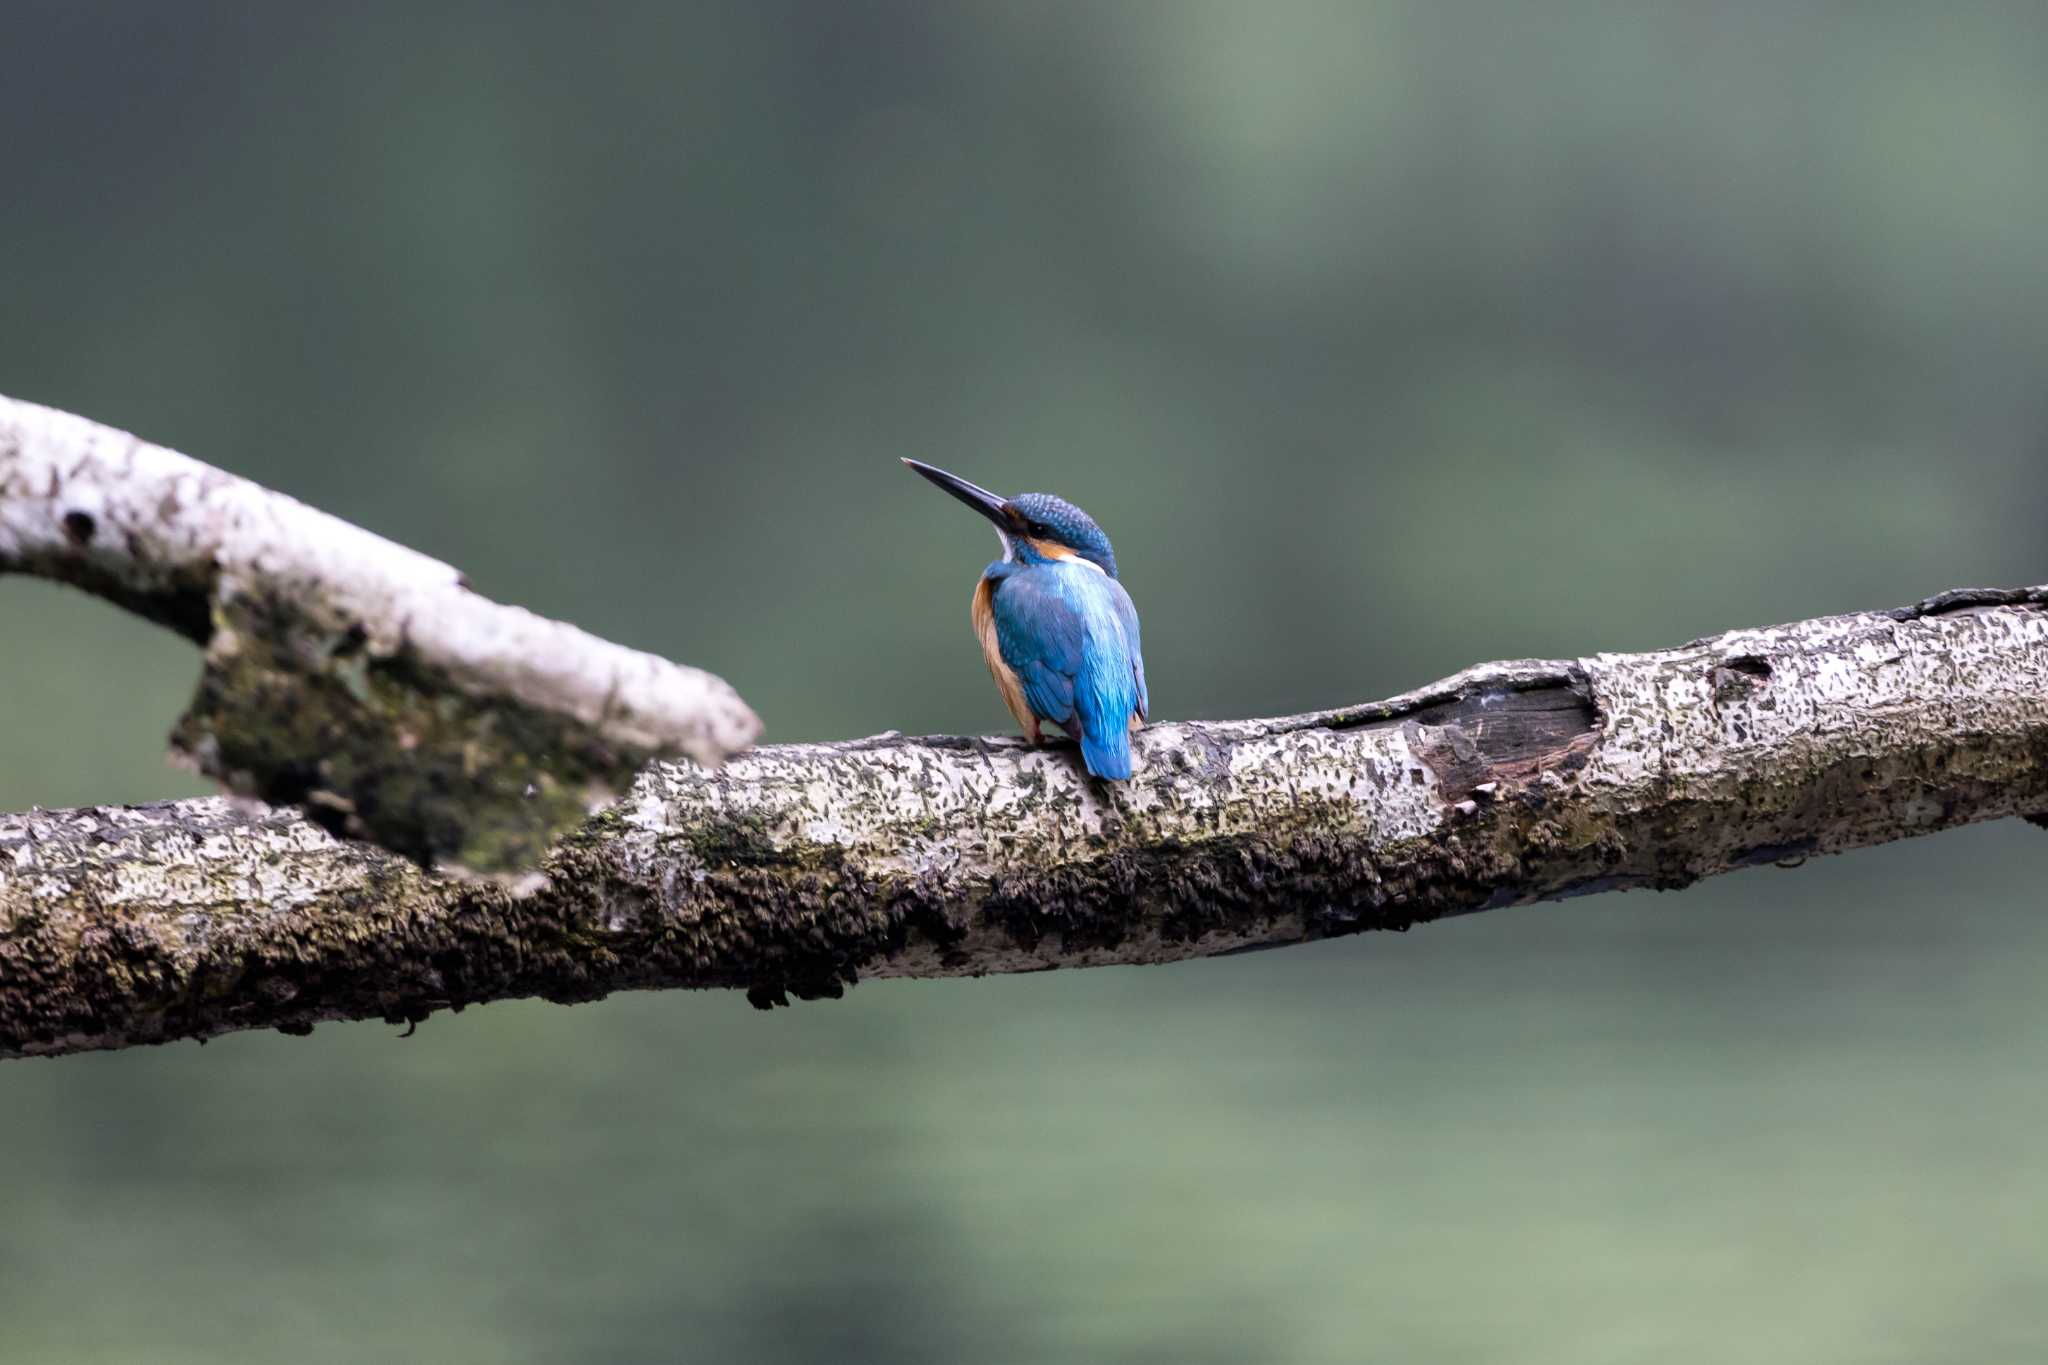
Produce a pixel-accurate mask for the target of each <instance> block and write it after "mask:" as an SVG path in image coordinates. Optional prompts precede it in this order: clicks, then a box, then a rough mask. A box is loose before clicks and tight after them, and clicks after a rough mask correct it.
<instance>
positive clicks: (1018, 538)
mask: <svg viewBox="0 0 2048 1365" xmlns="http://www.w3.org/2000/svg"><path fill="white" fill-rule="evenodd" d="M903 463H905V464H907V465H909V466H910V467H911V468H912V469H914V470H916V471H917V472H918V473H920V474H922V475H924V477H926V478H927V479H930V480H931V481H932V482H933V483H935V484H937V485H938V486H939V487H941V488H943V489H945V490H946V491H947V492H948V493H951V494H952V495H953V496H954V497H956V498H958V499H960V501H962V502H964V503H966V504H967V505H968V506H969V507H972V508H973V509H974V510H975V511H977V512H979V513H981V514H982V515H983V516H985V517H987V518H988V519H989V520H990V521H991V522H993V523H995V528H996V534H997V535H998V536H1000V537H1002V541H1003V558H1004V559H1013V560H1016V561H1018V562H1020V563H1024V564H1044V563H1049V562H1054V561H1057V560H1062V559H1078V560H1081V561H1083V562H1085V563H1089V564H1093V565H1094V566H1095V567H1096V568H1098V569H1100V570H1102V571H1103V572H1104V573H1106V574H1108V575H1109V576H1110V577H1111V578H1115V577H1116V552H1115V551H1114V550H1112V549H1110V547H1109V537H1108V536H1106V535H1104V534H1103V531H1102V528H1101V527H1100V526H1097V525H1096V524H1095V518H1093V517H1091V516H1089V515H1088V514H1087V513H1086V512H1083V511H1082V510H1081V509H1080V508H1078V507H1076V506H1074V504H1072V503H1071V502H1068V501H1067V500H1066V499H1065V498H1056V497H1054V496H1053V495H1052V494H1050V493H1019V494H1018V495H1017V496H1016V497H1014V498H1005V497H1002V496H1001V495H999V494H996V493H991V492H989V491H988V490H987V489H986V488H983V487H981V486H980V485H978V484H971V483H969V482H967V480H965V479H963V478H961V477H960V476H959V475H957V474H948V473H947V472H946V471H945V470H943V469H934V468H932V467H931V466H930V465H928V464H921V463H919V462H918V461H916V460H905V461H904V462H903Z"/></svg>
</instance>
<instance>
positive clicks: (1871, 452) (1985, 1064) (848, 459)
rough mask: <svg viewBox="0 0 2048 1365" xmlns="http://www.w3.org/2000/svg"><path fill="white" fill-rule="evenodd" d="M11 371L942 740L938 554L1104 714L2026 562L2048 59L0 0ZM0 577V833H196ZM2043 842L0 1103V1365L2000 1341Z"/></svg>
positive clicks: (455, 1033)
mask: <svg viewBox="0 0 2048 1365" xmlns="http://www.w3.org/2000/svg"><path fill="white" fill-rule="evenodd" d="M0 50H4V56H5V60H4V62H0V68H4V73H5V74H4V77H0V392H6V393H9V394H12V395H15V396H18V397H23V398H30V399H35V400H38V401H41V402H45V403H50V404H53V405H56V406H59V407H64V408H68V409H71V410H74V411H77V412H81V413H85V414H87V415H89V416H92V417H94V418H97V419H99V420H102V421H105V422H109V423H113V424H116V425H119V426H124V427H127V428H130V429H132V430H134V431H137V432H139V433H142V434H144V435H146V436H148V437H150V438H152V439H155V440H158V441H161V442H163V443H165V444H168V445H171V446H173V447H176V448H178V449H182V450H185V451H188V452H190V453H192V454H195V455H197V456H199V457H200V458H202V459H206V460H209V461H212V462H215V463H218V464H221V465H224V466H226V467H228V468H230V469H234V470H237V471H239V472H241V473H243V474H246V475H249V476H250V477H253V478H256V479H259V480H262V481H263V482H265V483H268V484H271V485H274V486H276V487H279V488H282V489H285V490H288V491H290V492H292V493H294V494H296V495H298V496H300V497H302V498H304V499H306V500H307V501H310V502H312V503H314V504H317V505H319V506H321V507H324V508H327V509H329V510H331V511H333V512H336V513H339V514H340V515H342V516H345V517H348V518H351V519H353V520H355V521H358V522H361V523H363V524H364V525H367V526H370V527H372V528H374V529H376V530H378V531H380V532H383V533H384V534H386V535H389V536H392V537H394V538H396V539H398V540H401V541H403V542H406V543H407V544H410V545H414V546H417V547H419V548H420V549H423V550H426V551H428V552H430V553H432V554H435V555H437V556H439V557H441V558H444V559H447V560H450V561H452V562H454V563H457V564H459V565H461V566H463V567H464V568H465V569H467V570H468V571H469V572H470V574H471V575H472V577H473V579H474V580H475V581H476V583H477V584H478V585H479V586H480V587H482V588H483V589H484V590H485V591H487V592H490V593H492V594H494V595H496V596H498V597H501V598H503V599H507V600H511V601H516V602H521V603H524V604H527V605H530V606H532V607H534V608H536V609H538V610H540V611H543V612H546V613H548V614H550V615H555V616H560V617H565V618H568V619H570V620H573V621H576V622H578V623H580V624H582V625H584V626H586V627H589V628H590V629H592V630H595V631H598V632H600V633H602V634H604V635H607V636H611V637H614V638H617V639H620V640H624V641H627V642H629V643H631V644H634V645H638V646H642V647H645V648H648V649H652V650H656V651H659V652H661V653H663V654H667V655H670V656H672V657H675V658H679V659H683V660H686V661H688V662H690V663H694V664H699V665H702V666H704V667H707V668H710V669H713V670H715V671H717V672H718V673H720V674H722V675H724V676H725V677H726V678H728V679H730V680H731V681H732V682H733V683H734V684H735V685H736V686H737V687H738V688H739V689H740V690H741V692H742V693H743V694H744V695H745V696H746V697H747V698H748V699H749V700H751V701H752V702H753V703H754V704H755V706H756V707H757V708H758V709H759V711H760V712H761V714H762V715H763V716H764V717H765V718H766V720H767V722H768V727H769V737H770V738H771V739H776V740H801V739H811V738H825V737H844V736H850V735H858V734H865V733H871V732H874V731H879V730H883V729H891V728H895V729H903V730H908V731H986V730H999V729H1002V728H1004V727H1005V726H1006V725H1007V720H1006V718H1005V716H1004V713H1003V712H1002V710H1001V707H1000V705H999V704H998V702H997V700H996V698H995V695H994V692H993V689H992V688H990V686H989V685H988V680H987V677H986V675H985V674H984V672H983V670H982V667H981V664H980V662H979V660H978V659H977V657H976V652H975V649H974V646H973V643H972V641H971V638H970V635H969V632H968V629H967V624H966V619H965V617H966V599H967V594H968V591H969V587H970V585H971V582H972V580H973V577H974V575H975V573H976V572H977V570H978V569H979V567H980V566H981V565H982V564H983V563H984V562H985V561H986V559H987V558H988V556H989V552H990V550H991V549H992V545H993V542H992V540H991V538H990V537H989V535H988V533H987V529H986V528H985V527H983V526H981V525H980V524H979V523H977V522H976V521H975V520H974V519H973V518H971V517H970V516H968V515H967V514H966V513H965V512H963V511H962V510H961V509H960V508H958V507H957V506H955V505H953V504H952V503H950V502H948V501H947V500H946V499H943V498H941V497H939V496H938V495H936V494H935V493H934V492H933V491H932V490H931V489H930V488H928V487H926V486H924V485H923V484H921V483H919V482H917V481H916V480H914V479H911V478H908V477H907V476H906V475H905V474H904V473H903V471H902V470H901V469H900V468H899V467H898V466H897V465H896V463H895V460H896V457H897V456H900V455H914V456H918V457H921V458H924V459H929V460H933V461H936V462H938V463H941V464H944V465H947V466H949V467H952V468H956V469H958V470H960V471H961V472H963V473H965V474H967V475H968V476H970V477H972V478H975V479H977V480H980V481H983V482H986V483H988V484H990V485H992V486H994V487H997V488H999V489H1003V490H1005V491H1012V492H1017V491H1025V490H1028V489H1039V488H1044V489H1051V490H1055V491H1058V492H1061V493H1064V494H1066V495H1068V496H1070V497H1072V498H1074V499H1075V500H1077V501H1079V502H1081V503H1082V504H1084V505H1085V506H1086V507H1088V508H1089V510H1091V511H1092V512H1094V513H1095V514H1096V515H1097V516H1098V517H1099V518H1100V519H1101V520H1102V521H1103V522H1104V523H1105V524H1106V525H1107V526H1108V528H1109V529H1110V531H1111V533H1112V534H1113V535H1114V536H1115V537H1116V543H1117V548H1118V550H1119V556H1120V558H1121V560H1122V561H1123V563H1124V565H1125V570H1126V572H1125V578H1126V581H1127V582H1128V583H1129V585H1130V587H1131V589H1132V591H1133V593H1134V595H1135V596H1136V598H1137V600H1138V602H1139V604H1140V606H1141V607H1142V609H1143V611H1144V617H1145V625H1146V644H1147V646H1148V653H1149V663H1150V673H1151V677H1152V680H1153V690H1154V697H1155V702H1156V707H1157V714H1158V716H1159V717H1161V718H1181V717H1198V716H1207V717H1215V716H1234V715H1247V714H1261V713H1275V712H1284V711H1289V710H1294V709H1299V708H1304V707H1308V706H1312V705H1319V704H1334V703H1340V702H1346V701H1354V700H1358V699H1362V698H1367V697H1371V696H1377V695H1384V694H1387V693H1391V692H1394V691H1398V690H1401V689H1403V688H1406V687H1409V686H1413V685H1417V684H1420V683H1422V682H1425V681H1427V680H1429V679H1431V678H1433V677H1436V676H1440V675H1442V674H1444V673H1447V672H1450V671H1453V670H1455V669H1457V668H1459V667H1462V666H1463V665H1465V664H1468V663H1471V662H1474V661H1477V660H1481V659H1487V658H1498V657H1508V656H1515V655H1523V654H1545V655H1559V654H1562V655H1571V654H1584V653H1591V652H1594V651H1598V650H1623V649H1634V648H1640V647H1652V646H1658V645H1665V644H1672V643H1676V642H1678V641H1681V640H1685V639H1688V638H1691V637H1694V636H1697V635H1700V634H1703V633H1707V632H1711V631H1714V630H1718V629H1722V628H1726V627H1732V626H1742V625H1759V624H1763V623H1766V622H1774V621H1780V620H1787V619H1793V618H1797V617H1802V616H1807V615H1812V614H1817V613H1825V612H1831V611H1841V610H1848V609H1854V608H1865V607H1889V606H1895V605H1900V604H1903V603H1906V602H1908V601H1911V600H1913V599H1915V598H1917V597H1919V596H1922V595H1924V594H1927V593H1930V592H1933V591H1935V590H1937V589H1941V588H1945V587H1951V586H1958V585H1964V584H2013V583H2022V582H2038V581H2040V580H2042V579H2043V578H2044V577H2048V565H2044V561H2043V556H2042V551H2041V547H2042V536H2041V525H2042V520H2043V516H2044V514H2048V469H2044V455H2048V389H2044V386H2043V384H2042V374H2041V370H2042V357H2043V356H2044V355H2048V254H2044V246H2043V225H2044V223H2048V139H2044V134H2043V130H2044V129H2048V10H2044V9H2043V8H2042V7H2041V6H2039V5H2035V4H2013V5H2005V6H2000V5H1961V6H1949V5H1941V6H1937V5H1932V4H1928V5H1917V6H1913V5H1884V6H1880V5H1865V6H1841V5H1820V4H1787V3H1784V2H1783V0H1756V2H1755V3H1734V2H1727V3H1694V4H1686V5H1650V4H1635V5H1619V4H1578V5H1571V4H1546V5H1541V6H1538V5H1533V4H1532V5H1524V4H1519V3H1504V4H1493V5H1488V4H1478V3H1472V4H1430V3H1416V4H1408V5H1369V4H1362V3H1361V4H1336V5H1327V6H1316V5H1305V4H1293V5H1275V4H1268V3H1257V4H1254V3H1251V0H1244V3H1237V4H1214V5H1203V4H1194V3H1176V4H1168V3H1152V4H1137V3H1121V4H1029V5H994V4H948V5H939V4H927V5H914V4H900V5H882V4H841V3H816V4H789V3H730V4H693V5H684V6H676V5H663V4H644V5H627V4H606V5H598V6H589V7H585V6H576V7H571V6H567V5H546V4H539V3H527V4H502V3H500V4H490V5H483V4H478V5H457V4H439V5H428V6H421V5H410V4H382V5H375V4H348V5H330V6H324V7H323V6H307V5H269V4H257V3H247V4H222V3H194V2H191V0H188V2H187V3H182V4H178V5H163V4H149V3H126V4H104V3H79V0H50V2H47V3H46V2H45V0H12V3H9V4H6V5H5V6H4V8H0ZM194 672H195V667H194V660H193V657H192V652H191V650H190V648H189V647H188V646H187V645H185V644H184V643H183V642H182V641H180V640H177V639H175V638H172V637H171V636H169V635H167V634H163V633H159V632H156V631H153V630H152V629H150V628H149V627H146V626H144V625H141V624H139V623H137V622H134V621H132V620H129V619H126V618H124V617H122V616H120V615H119V614H118V613H117V612H115V611H114V610H113V609H112V608H110V607H107V606H105V605H103V604H100V603H98V602H94V601H91V600H87V599H85V598H83V597H80V596H77V595H73V594H68V593H66V592H63V591H60V590H58V589H56V588H52V587H49V586H47V585H44V584H40V583H33V582H25V581H20V580H14V579H8V580H0V696H4V697H5V699H6V703H7V705H6V718H5V721H4V723H0V808H19V807H23V806H26V805H29V804H31V803H38V804H43V805H66V804H78V803H88V802H112V801H137V800H144V799H149V798H156V797H165V796H176V795H181V794H185V793H190V792H194V791H197V790H199V788H198V787H196V786H195V785H194V784H193V783H192V782H191V781H190V780H189V779H187V778H184V777H182V776H180V775H178V774H175V773H173V772H171V771H170V770H168V769H166V768H165V767H163V766H162V765H161V764H160V763H159V761H158V755H159V754H160V752H161V751H162V748H163V736H164V734H165V732H166V730H167V728H168V726H169V723H170V721H171V719H172V717H173V716H174V714H175V713H176V712H177V710H178V708H179V706H180V705H181V703H182V701H183V699H184V697H185V695H186V694H187V691H188V689H189V686H190V684H191V681H192V678H193V676H194ZM2044 867H2048V836H2044V835H2043V834H2042V833H2041V832H2040V831H2038V830H2032V829H2028V828H2025V827H2024V826H2020V825H2018V824H2008V825H2002V826H1993V827H1985V828H1979V829H1975V830H1970V831H1966V832H1962V833H1958V834H1953V835H1948V836H1944V837H1941V838H1937V839H1934V840H1930V841H1925V842H1920V843H1914V844H1909V845H1896V846H1892V847H1888V848H1883V849H1878V850H1875V851H1872V852H1869V853H1865V854H1860V855H1857V856H1856V857H1853V858H1850V859H1844V860H1838V861H1834V862H1828V863H1824V864H1814V865H1812V866H1809V867H1808V868H1806V869H1805V870H1803V871H1801V872H1798V873H1796V874H1787V873H1782V872H1775V871H1764V872H1757V873H1748V874H1744V875H1741V876H1736V877H1729V878H1725V879H1721V880H1719V881H1716V882H1712V883H1709V884H1707V885H1703V886H1701V887H1699V888H1697V889H1695V890H1692V891H1688V892H1685V893H1683V894H1677V895H1666V896H1647V895H1632V896H1616V897H1606V898H1598V899H1591V900H1585V901H1580V902H1576V903H1572V904H1567V905H1556V906H1546V907H1541V908H1537V909H1531V910H1520V911H1510V912H1502V913H1497V914H1489V915H1483V916H1476V917H1472V918H1469V919H1465V920H1461V921H1456V922H1451V923H1446V924H1440V925H1433V926H1429V927H1426V928H1423V929H1421V930H1418V931H1417V932H1415V933H1412V934H1408V935H1404V936H1383V937H1375V938H1371V939H1365V940H1352V941H1347V942H1342V943H1333V944H1327V945H1322V946H1317V947H1312V948H1305V949H1298V950H1293V951H1288V952H1282V953H1273V954H1266V955H1262V956H1259V957H1255V958H1239V959H1235V960H1226V961H1217V962H1208V963H1199V964H1193V965H1188V966H1182V967H1174V968H1165V969H1150V970H1111V971H1097V972H1085V973H1072V974H1066V973H1059V974H1052V975H1047V976H1038V977H1029V978H1018V979H1006V980H989V981H980V982H959V983H892V984H870V985H866V986H862V987H860V988H859V989H857V990H855V991H854V992H853V993H852V994H851V995H850V997H849V998H848V999H846V1000H845V1001H843V1002H839V1003H819V1004H813V1005H804V1006H799V1007H798V1008H795V1009H793V1010H788V1011H778V1012H776V1013H774V1014H772V1015H762V1014H757V1013H755V1012H754V1011H752V1010H750V1009H748V1008H747V1007H746V1005H745V1004H744V1003H743V1002H742V1001H741V1000H740V999H738V998H737V997H736V996H725V995H702V996H700V995H685V994H667V995H655V996H639V997H631V998H620V999H615V1000H611V1001H608V1002H606V1003H603V1004H598V1005H593V1006H586V1007H580V1008H575V1009H563V1008H559V1007H554V1006H548V1005H541V1004H509V1005H495V1006H491V1007H488V1008H483V1009H477V1010H472V1011H470V1012H467V1013H465V1014H462V1015H460V1016H450V1017H439V1018H435V1019H433V1020H431V1021H429V1022H428V1023H426V1024H425V1025H424V1026H423V1027H422V1028H421V1029H420V1030H419V1032H418V1034H417V1036H415V1037H413V1038H411V1039H408V1040H405V1041H399V1040H398V1039H397V1037H396V1033H397V1031H396V1030H394V1029H392V1028H389V1027H387V1026H384V1025H381V1024H375V1023H366V1024H355V1025H332V1026H324V1027H322V1028H321V1029H320V1030H319V1031H318V1032H316V1033H315V1034H314V1035H313V1036H312V1037H311V1038H308V1039H293V1038H285V1037H278V1036H270V1035H262V1036H253V1035H252V1036H238V1037H232V1038H227V1039H223V1040H220V1041H218V1042H215V1043H213V1044H211V1045H208V1046H206V1047H204V1048H201V1047H198V1046H194V1045H190V1044H184V1045H178V1046H174V1047H168V1048H162V1049H153V1050H146V1051H138V1052H132V1053H125V1054H116V1055H107V1056H89V1057H79V1058H72V1059H67V1060H61V1061H55V1062H37V1063H13V1064H7V1065H5V1066H4V1067H0V1153H4V1154H5V1157H6V1160H7V1164H8V1175H7V1179H6V1181H5V1184H4V1186H0V1358H4V1359H5V1360H7V1361H8V1362H9V1365H12V1362H15V1361H22V1362H68V1361H130V1360H137V1361H140V1360H148V1361H164V1362H186V1361H212V1360H245V1359H246V1360H307V1361H361V1360H374V1359H408V1358H409V1359H419V1360H434V1361H451V1362H464V1361H529V1360H530V1361H573V1362H585V1361H587V1362H611V1361H637V1360H655V1359H678V1360H702V1361H723V1360H734V1359H748V1360H758V1361H805V1362H808V1361H833V1362H843V1361H866V1360H873V1361H934V1362H941V1361H961V1360H975V1361H991V1362H1007V1361H1020V1362H1021V1361H1052V1360H1086V1361H1111V1362H1125V1361H1129V1362H1201V1361H1267V1360H1270V1361H1345V1362H1348V1361H1375V1362H1377V1361H1388V1362H1409V1361H1450V1362H1478V1361H1495V1360H1516V1361H1536V1362H1559V1365H1587V1363H1588V1362H1610V1361H1612V1362H1630V1361H1640V1360H1648V1359H1656V1360H1659V1361H1665V1362H1672V1361H1679V1362H1688V1361H1699V1362H1725V1361H1731V1360H1739V1361H1745V1362H1777V1361H1784V1362H1835V1361H1844V1362H1848V1361H1854V1362H1888V1361H1897V1362H1924V1361H1931V1360H1941V1361H1985V1362H1991V1361H2010V1360H2019V1359H2040V1358H2043V1356H2044V1354H2048V1232H2044V1220H2043V1212H2044V1203H2048V1155H2044V1153H2043V1151H2042V1134H2043V1133H2044V1131H2048V1101H2044V1098H2043V1092H2042V1087H2041V1084H2040V1082H2041V1059H2042V1048H2043V1040H2044V1035H2048V998H2044V996H2043V994H2042V992H2041V990H2040V984H2041V977H2042V967H2043V964H2044V963H2048V927H2044V925H2043V921H2042V917H2041V914H2040V907H2039V904H2038V901H2039V892H2038V889H2037V888H2038V882H2039V877H2040V874H2041V870H2042V869H2043V868H2044Z"/></svg>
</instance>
